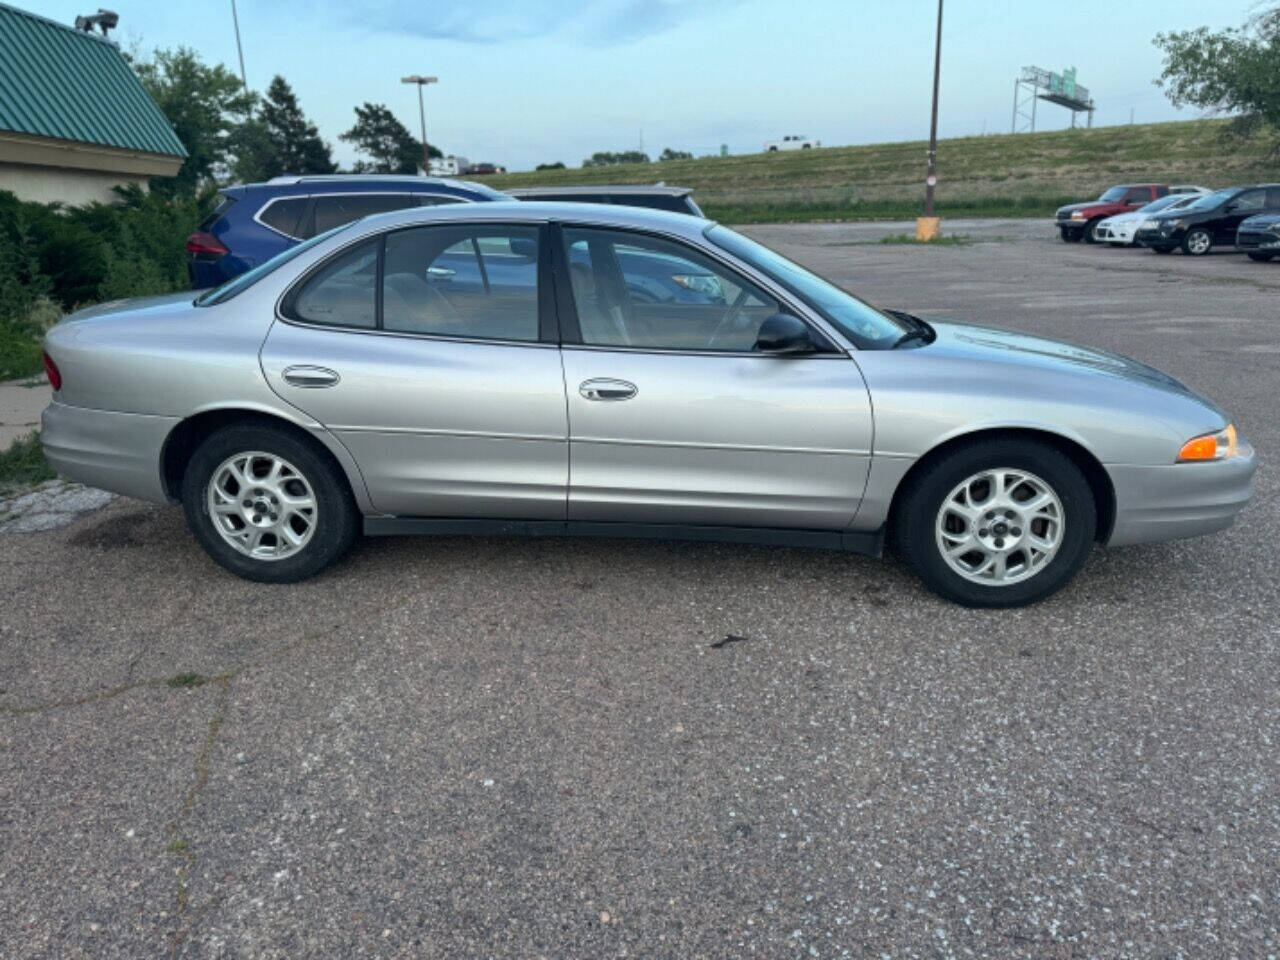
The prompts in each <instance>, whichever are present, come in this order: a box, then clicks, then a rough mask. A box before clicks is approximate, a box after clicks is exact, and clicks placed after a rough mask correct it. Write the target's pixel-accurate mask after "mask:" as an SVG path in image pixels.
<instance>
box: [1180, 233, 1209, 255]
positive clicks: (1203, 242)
mask: <svg viewBox="0 0 1280 960" xmlns="http://www.w3.org/2000/svg"><path fill="white" fill-rule="evenodd" d="M1212 248H1213V237H1212V236H1210V235H1209V231H1208V230H1205V229H1203V228H1201V227H1197V228H1196V229H1194V230H1188V231H1187V235H1186V236H1185V237H1183V238H1182V252H1183V253H1186V254H1189V255H1190V256H1193V257H1203V256H1204V255H1205V254H1206V253H1208V252H1209V251H1210V250H1211V249H1212Z"/></svg>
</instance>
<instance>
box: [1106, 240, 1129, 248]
mask: <svg viewBox="0 0 1280 960" xmlns="http://www.w3.org/2000/svg"><path fill="white" fill-rule="evenodd" d="M1107 246H1109V247H1127V246H1128V244H1127V243H1122V242H1120V241H1119V240H1108V241H1107Z"/></svg>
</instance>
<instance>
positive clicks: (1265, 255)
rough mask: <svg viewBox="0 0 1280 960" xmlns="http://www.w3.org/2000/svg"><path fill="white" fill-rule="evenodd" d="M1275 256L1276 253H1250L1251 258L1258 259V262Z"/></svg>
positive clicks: (1263, 261)
mask: <svg viewBox="0 0 1280 960" xmlns="http://www.w3.org/2000/svg"><path fill="white" fill-rule="evenodd" d="M1274 256H1275V254H1274V253H1250V254H1249V259H1250V260H1256V261H1258V263H1266V262H1267V261H1268V260H1270V259H1271V258H1272V257H1274Z"/></svg>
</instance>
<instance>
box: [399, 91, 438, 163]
mask: <svg viewBox="0 0 1280 960" xmlns="http://www.w3.org/2000/svg"><path fill="white" fill-rule="evenodd" d="M400 82H401V83H416V84H417V85H418V120H419V121H420V122H421V123H422V172H423V174H424V175H425V174H430V173H431V154H430V152H429V148H428V147H427V111H426V108H425V107H424V106H423V105H422V88H423V87H425V86H426V85H427V84H428V83H438V82H439V80H438V78H437V77H423V76H419V75H418V74H416V73H415V74H414V75H413V76H411V77H401V78H400Z"/></svg>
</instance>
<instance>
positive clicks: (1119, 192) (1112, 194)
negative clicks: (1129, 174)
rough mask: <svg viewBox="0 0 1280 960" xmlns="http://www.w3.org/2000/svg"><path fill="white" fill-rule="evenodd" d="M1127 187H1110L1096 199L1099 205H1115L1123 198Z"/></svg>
mask: <svg viewBox="0 0 1280 960" xmlns="http://www.w3.org/2000/svg"><path fill="white" fill-rule="evenodd" d="M1128 189H1129V188H1128V187H1112V188H1111V189H1109V190H1107V191H1106V192H1105V193H1103V195H1102V196H1100V197H1099V198H1098V202H1099V203H1117V202H1119V201H1120V200H1121V199H1123V198H1124V195H1125V193H1126V192H1127V191H1128Z"/></svg>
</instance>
